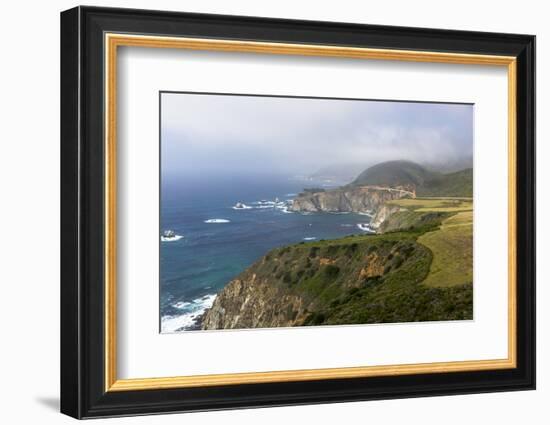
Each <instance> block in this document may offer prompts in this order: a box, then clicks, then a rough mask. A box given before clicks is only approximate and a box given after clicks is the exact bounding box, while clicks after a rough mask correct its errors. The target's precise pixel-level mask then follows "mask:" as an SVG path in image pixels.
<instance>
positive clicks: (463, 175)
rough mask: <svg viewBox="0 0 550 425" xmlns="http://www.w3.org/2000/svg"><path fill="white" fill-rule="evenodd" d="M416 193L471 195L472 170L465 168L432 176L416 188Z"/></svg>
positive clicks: (418, 194) (427, 194)
mask: <svg viewBox="0 0 550 425" xmlns="http://www.w3.org/2000/svg"><path fill="white" fill-rule="evenodd" d="M416 195H417V196H455V197H460V196H463V197H472V195H473V170H472V169H471V168H467V169H465V170H462V171H457V172H455V173H449V174H440V175H438V176H434V177H433V178H432V179H429V180H428V181H426V182H425V183H424V184H423V185H421V186H419V187H418V188H417V189H416Z"/></svg>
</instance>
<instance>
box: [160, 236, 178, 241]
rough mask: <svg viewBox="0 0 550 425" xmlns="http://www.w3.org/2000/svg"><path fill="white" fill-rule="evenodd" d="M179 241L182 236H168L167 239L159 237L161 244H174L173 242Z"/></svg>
mask: <svg viewBox="0 0 550 425" xmlns="http://www.w3.org/2000/svg"><path fill="white" fill-rule="evenodd" d="M180 239H183V236H182V235H174V236H169V237H166V236H161V237H160V240H161V241H162V242H175V241H179V240H180Z"/></svg>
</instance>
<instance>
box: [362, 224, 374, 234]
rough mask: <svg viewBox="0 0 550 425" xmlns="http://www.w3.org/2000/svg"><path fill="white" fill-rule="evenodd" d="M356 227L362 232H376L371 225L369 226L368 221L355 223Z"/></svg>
mask: <svg viewBox="0 0 550 425" xmlns="http://www.w3.org/2000/svg"><path fill="white" fill-rule="evenodd" d="M357 227H358V228H359V229H360V230H362V231H363V232H368V233H376V231H375V230H374V229H373V228H372V227H370V225H369V224H368V223H359V224H357Z"/></svg>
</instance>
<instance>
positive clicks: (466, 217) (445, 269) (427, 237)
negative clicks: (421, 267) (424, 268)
mask: <svg viewBox="0 0 550 425" xmlns="http://www.w3.org/2000/svg"><path fill="white" fill-rule="evenodd" d="M418 242H420V243H421V244H423V245H425V246H426V247H428V248H429V249H430V250H431V251H432V254H433V260H432V264H431V266H430V272H429V273H428V276H427V277H426V279H425V280H424V282H423V284H424V285H428V286H433V287H450V286H454V285H460V284H464V283H469V282H472V281H473V211H471V210H470V211H464V212H459V213H457V214H455V215H453V216H451V217H449V218H447V219H445V220H444V221H443V222H442V223H441V226H440V228H439V229H438V230H436V231H433V232H428V233H425V234H423V235H421V236H420V237H419V238H418Z"/></svg>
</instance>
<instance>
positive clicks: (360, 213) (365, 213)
mask: <svg viewBox="0 0 550 425" xmlns="http://www.w3.org/2000/svg"><path fill="white" fill-rule="evenodd" d="M357 214H359V215H366V216H367V217H373V216H374V215H373V214H372V213H370V212H368V211H361V212H358V213H357Z"/></svg>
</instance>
